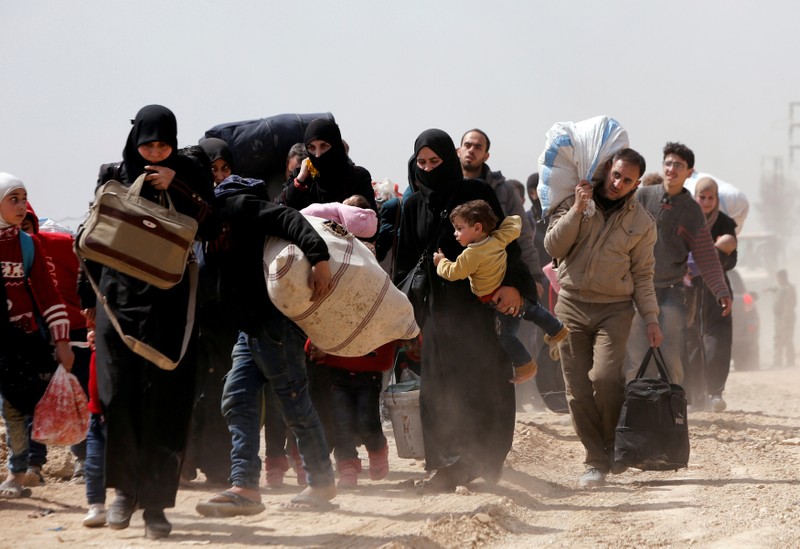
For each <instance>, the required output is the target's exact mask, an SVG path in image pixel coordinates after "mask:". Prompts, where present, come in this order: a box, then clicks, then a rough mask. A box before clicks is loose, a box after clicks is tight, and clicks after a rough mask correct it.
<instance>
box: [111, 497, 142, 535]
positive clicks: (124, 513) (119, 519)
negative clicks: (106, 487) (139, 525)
mask: <svg viewBox="0 0 800 549" xmlns="http://www.w3.org/2000/svg"><path fill="white" fill-rule="evenodd" d="M135 510H136V499H135V498H134V497H133V496H129V495H128V494H125V493H123V492H120V491H119V490H117V497H116V498H114V502H113V503H112V504H111V506H110V507H109V508H108V512H107V513H106V523H107V524H108V527H109V528H111V529H112V530H122V529H123V528H127V527H128V525H129V524H130V523H131V515H132V514H133V512H134V511H135Z"/></svg>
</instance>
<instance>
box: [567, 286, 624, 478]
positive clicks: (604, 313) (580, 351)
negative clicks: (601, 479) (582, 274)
mask: <svg viewBox="0 0 800 549" xmlns="http://www.w3.org/2000/svg"><path fill="white" fill-rule="evenodd" d="M555 313H556V316H557V317H558V319H559V320H560V321H561V322H563V323H564V324H565V325H566V326H567V327H568V328H569V335H568V336H567V338H566V339H565V340H564V341H562V342H561V344H560V346H559V349H560V351H561V367H562V369H563V371H564V383H565V384H566V389H567V403H568V405H569V413H570V416H571V417H572V425H573V427H574V428H575V432H576V433H577V435H578V438H579V439H580V441H581V443H582V444H583V446H584V448H585V449H586V460H585V463H586V465H587V467H596V468H597V469H600V470H601V471H605V472H608V470H609V466H610V463H609V453H610V452H613V450H614V433H615V429H616V427H617V421H618V420H619V414H620V410H621V409H622V402H623V400H624V391H625V378H624V376H623V373H622V367H623V364H624V362H625V347H626V345H627V343H628V336H629V335H630V331H631V322H632V321H633V315H634V309H633V302H632V301H622V302H618V303H584V302H581V301H576V300H574V299H569V298H566V297H564V296H560V297H559V298H558V303H557V304H556V307H555Z"/></svg>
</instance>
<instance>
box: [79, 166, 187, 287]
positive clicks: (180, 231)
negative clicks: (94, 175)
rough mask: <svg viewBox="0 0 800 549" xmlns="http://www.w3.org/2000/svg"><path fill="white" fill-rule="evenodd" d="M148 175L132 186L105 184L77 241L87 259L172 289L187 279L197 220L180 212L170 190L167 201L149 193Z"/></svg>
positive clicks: (112, 181) (118, 183)
mask: <svg viewBox="0 0 800 549" xmlns="http://www.w3.org/2000/svg"><path fill="white" fill-rule="evenodd" d="M145 175H146V174H142V175H140V176H139V177H138V178H136V181H134V183H133V185H131V186H130V187H125V185H123V184H122V183H120V182H119V181H115V180H111V181H108V182H107V183H105V184H103V185H101V186H100V187H99V188H98V189H97V193H96V194H95V201H94V204H92V207H91V209H90V210H89V216H88V218H87V219H86V221H85V222H84V223H83V225H81V227H80V229H79V230H78V236H77V238H76V239H75V241H76V244H75V245H76V249H77V251H78V254H79V255H80V256H81V257H82V258H83V259H89V260H92V261H96V262H97V263H100V264H102V265H105V266H107V267H111V268H112V269H114V270H116V271H119V272H121V273H124V274H127V275H130V276H132V277H134V278H137V279H139V280H142V281H144V282H147V283H148V284H152V285H153V286H155V287H157V288H160V289H162V290H166V289H169V288H172V287H173V286H175V285H176V284H178V283H179V282H180V281H181V279H182V278H183V273H184V272H185V271H186V264H187V261H188V259H189V253H190V252H191V250H192V243H193V241H194V237H195V234H197V221H196V220H195V219H194V218H193V217H191V216H188V215H185V214H182V213H180V212H178V211H177V210H176V209H175V206H174V205H173V204H172V200H170V198H169V193H166V192H164V193H162V195H161V196H162V201H163V202H165V204H166V205H165V206H162V205H161V204H158V203H156V202H153V201H151V200H148V199H146V198H143V197H142V196H141V195H140V193H141V191H142V186H143V185H144V178H145Z"/></svg>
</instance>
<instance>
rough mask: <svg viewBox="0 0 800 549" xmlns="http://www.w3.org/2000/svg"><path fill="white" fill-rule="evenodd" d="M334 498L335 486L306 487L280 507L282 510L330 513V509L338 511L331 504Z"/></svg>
mask: <svg viewBox="0 0 800 549" xmlns="http://www.w3.org/2000/svg"><path fill="white" fill-rule="evenodd" d="M334 497H336V485H335V484H330V485H327V486H316V487H314V486H307V487H306V488H305V490H303V491H302V492H300V493H299V494H297V495H296V496H295V497H293V498H292V499H291V500H289V501H288V502H287V503H284V504H283V505H282V507H283V508H284V509H297V510H306V511H330V510H331V509H338V508H339V506H338V505H337V504H335V503H332V502H331V501H330V500H332V499H333V498H334Z"/></svg>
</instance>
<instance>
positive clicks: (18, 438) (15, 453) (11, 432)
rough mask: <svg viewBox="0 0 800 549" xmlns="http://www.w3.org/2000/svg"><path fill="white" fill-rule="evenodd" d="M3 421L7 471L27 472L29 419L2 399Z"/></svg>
mask: <svg viewBox="0 0 800 549" xmlns="http://www.w3.org/2000/svg"><path fill="white" fill-rule="evenodd" d="M1 400H2V406H3V420H5V422H6V447H7V448H8V470H9V471H10V472H11V473H24V472H25V471H27V470H28V440H29V437H30V429H31V427H30V417H31V416H26V415H25V414H23V413H22V412H20V411H19V410H17V409H16V408H14V406H12V405H11V403H10V402H8V400H6V399H5V398H2V399H1Z"/></svg>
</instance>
